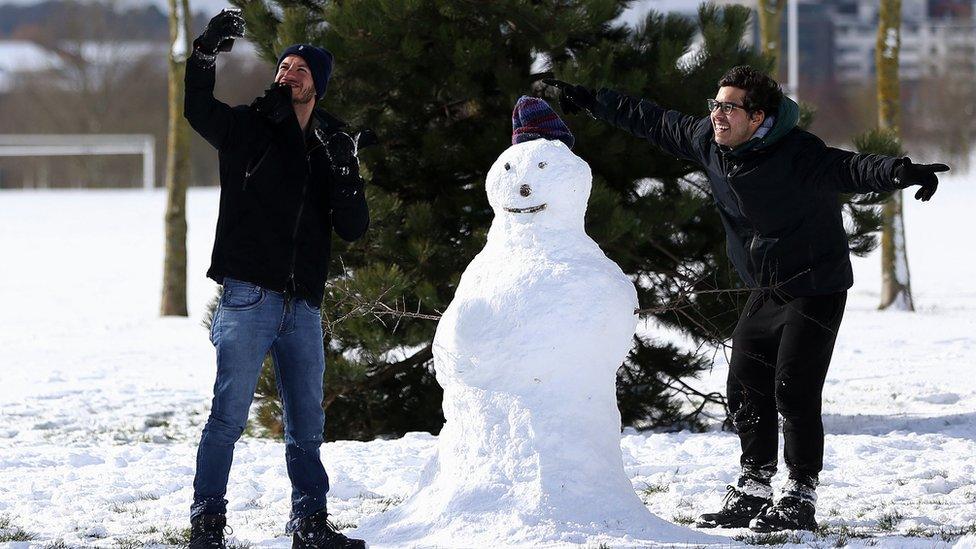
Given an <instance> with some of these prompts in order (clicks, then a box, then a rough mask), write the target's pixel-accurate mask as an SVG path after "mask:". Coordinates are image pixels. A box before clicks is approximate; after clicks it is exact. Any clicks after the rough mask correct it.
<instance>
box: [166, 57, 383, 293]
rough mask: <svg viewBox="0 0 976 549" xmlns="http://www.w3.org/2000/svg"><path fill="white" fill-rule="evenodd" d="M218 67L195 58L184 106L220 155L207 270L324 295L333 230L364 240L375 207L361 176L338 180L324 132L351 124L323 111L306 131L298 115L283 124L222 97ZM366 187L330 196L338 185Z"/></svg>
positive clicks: (188, 69) (213, 275)
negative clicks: (350, 193)
mask: <svg viewBox="0 0 976 549" xmlns="http://www.w3.org/2000/svg"><path fill="white" fill-rule="evenodd" d="M214 79H215V69H214V66H213V64H212V63H206V62H205V61H204V60H202V59H200V58H199V57H198V55H196V54H194V55H193V56H191V57H190V59H189V60H188V61H187V65H186V79H185V84H186V96H185V104H184V113H185V116H186V119H187V120H189V122H190V125H191V126H192V127H193V129H195V130H196V131H197V132H198V133H199V134H200V135H202V136H203V137H204V138H205V139H206V140H207V141H208V142H209V143H210V144H211V145H213V146H214V147H215V148H216V149H217V151H218V156H219V159H220V210H219V213H218V217H217V234H216V238H215V239H214V248H213V256H212V258H211V264H210V269H209V270H208V271H207V276H209V277H210V278H212V279H214V280H215V281H217V282H218V283H223V280H224V277H225V276H230V277H233V278H237V279H240V280H245V281H248V282H252V283H254V284H257V285H259V286H261V287H264V288H267V289H270V290H275V291H289V292H290V293H292V295H295V296H297V297H300V298H305V299H308V300H309V301H310V302H312V303H314V304H316V305H317V304H318V303H320V302H321V301H322V295H323V293H324V286H325V280H326V278H327V276H328V271H329V257H330V247H331V246H330V244H331V238H332V230H333V229H335V232H336V234H338V235H339V236H340V237H342V238H343V239H345V240H347V241H353V240H356V239H358V238H359V237H361V236H362V235H363V234H364V233H365V232H366V228H367V226H368V225H369V211H368V209H367V207H366V199H365V196H364V194H363V192H362V188H363V181H362V179H361V178H359V176H358V175H354V176H350V177H352V178H354V179H353V180H350V181H338V180H337V179H338V177H340V176H337V175H333V172H332V169H331V164H330V162H329V158H328V156H327V155H326V152H325V144H324V139H325V138H326V137H327V136H328V135H329V134H331V133H332V132H334V131H336V130H337V129H339V128H340V127H341V126H342V125H343V123H342V122H341V121H339V120H338V119H336V118H334V117H332V116H330V115H328V114H326V113H324V112H322V111H321V110H316V112H315V113H314V114H313V120H312V121H310V123H309V131H308V132H306V133H305V135H304V136H303V134H302V130H301V126H300V125H299V123H298V118H297V117H296V116H295V115H294V113H292V114H291V115H290V116H289V117H288V118H286V119H285V120H284V121H283V122H281V123H279V124H273V123H272V122H271V121H270V120H269V119H267V118H265V117H264V116H262V115H260V114H258V113H257V112H255V111H254V109H253V108H252V107H248V106H244V105H242V106H238V107H233V108H231V107H229V106H227V105H226V104H224V103H221V102H220V101H217V100H216V99H214V96H213V89H214ZM337 184H344V185H348V186H354V187H356V188H357V191H358V192H356V193H355V195H354V196H353V197H352V198H350V199H346V200H341V199H336V200H333V199H330V192H329V191H330V189H331V188H332V186H333V185H337Z"/></svg>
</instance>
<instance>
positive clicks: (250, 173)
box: [242, 142, 271, 190]
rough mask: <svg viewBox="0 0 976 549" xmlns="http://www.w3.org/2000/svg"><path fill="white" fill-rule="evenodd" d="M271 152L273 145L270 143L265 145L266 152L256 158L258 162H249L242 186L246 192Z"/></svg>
mask: <svg viewBox="0 0 976 549" xmlns="http://www.w3.org/2000/svg"><path fill="white" fill-rule="evenodd" d="M270 152H271V143H270V142H269V143H268V144H267V145H265V147H264V150H263V151H262V152H261V153H260V154H259V155H257V156H255V158H257V160H252V161H251V162H248V166H247V167H246V168H245V169H244V184H243V185H242V188H243V189H244V190H247V186H248V184H249V183H250V182H251V179H252V178H253V177H254V174H256V173H257V171H258V169H260V168H261V165H262V164H264V161H265V159H267V158H268V153H270Z"/></svg>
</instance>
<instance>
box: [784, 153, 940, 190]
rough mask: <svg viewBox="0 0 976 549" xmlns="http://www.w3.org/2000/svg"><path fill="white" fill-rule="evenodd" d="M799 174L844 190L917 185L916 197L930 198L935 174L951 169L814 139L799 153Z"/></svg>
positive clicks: (832, 187)
mask: <svg viewBox="0 0 976 549" xmlns="http://www.w3.org/2000/svg"><path fill="white" fill-rule="evenodd" d="M795 163H796V166H797V170H798V173H804V174H807V175H806V177H807V180H808V181H810V182H811V183H812V184H813V185H815V186H817V187H819V188H823V189H829V190H834V191H839V192H843V193H855V194H859V193H873V192H890V191H894V190H898V189H905V188H908V187H911V186H914V185H919V186H920V188H919V189H918V191H917V192H916V193H915V198H916V199H918V200H922V201H927V200H929V199H930V198H932V195H933V194H935V191H936V189H937V188H938V185H939V179H938V176H937V175H936V173H939V172H944V171H948V170H949V166H947V165H945V164H914V163H913V162H912V161H911V160H910V159H909V158H907V157H903V158H900V157H893V156H883V155H878V154H860V153H855V152H852V151H846V150H843V149H838V148H835V147H828V146H826V145H825V144H824V143H823V141H820V140H819V139H814V140H812V141H811V144H810V145H809V146H807V147H804V149H803V150H802V151H801V152H800V154H799V155H797V157H796V160H795Z"/></svg>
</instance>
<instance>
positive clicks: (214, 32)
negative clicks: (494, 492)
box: [193, 9, 244, 55]
mask: <svg viewBox="0 0 976 549" xmlns="http://www.w3.org/2000/svg"><path fill="white" fill-rule="evenodd" d="M242 36H244V18H243V17H242V16H241V12H240V10H227V9H225V10H221V11H220V13H218V14H217V15H215V16H214V17H213V19H211V20H210V22H209V23H207V28H206V30H204V31H203V34H201V35H200V36H199V37H198V38H197V39H196V40H194V41H193V49H194V51H199V52H200V53H202V54H204V55H217V52H221V51H230V49H231V48H232V47H233V46H234V39H235V38H241V37H242Z"/></svg>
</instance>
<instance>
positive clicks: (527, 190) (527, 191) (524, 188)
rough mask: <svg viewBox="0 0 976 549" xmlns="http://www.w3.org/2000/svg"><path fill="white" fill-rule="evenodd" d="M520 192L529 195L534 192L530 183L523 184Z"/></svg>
mask: <svg viewBox="0 0 976 549" xmlns="http://www.w3.org/2000/svg"><path fill="white" fill-rule="evenodd" d="M519 194H520V195H522V196H529V195H530V194H532V187H530V186H528V185H522V186H521V187H519Z"/></svg>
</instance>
